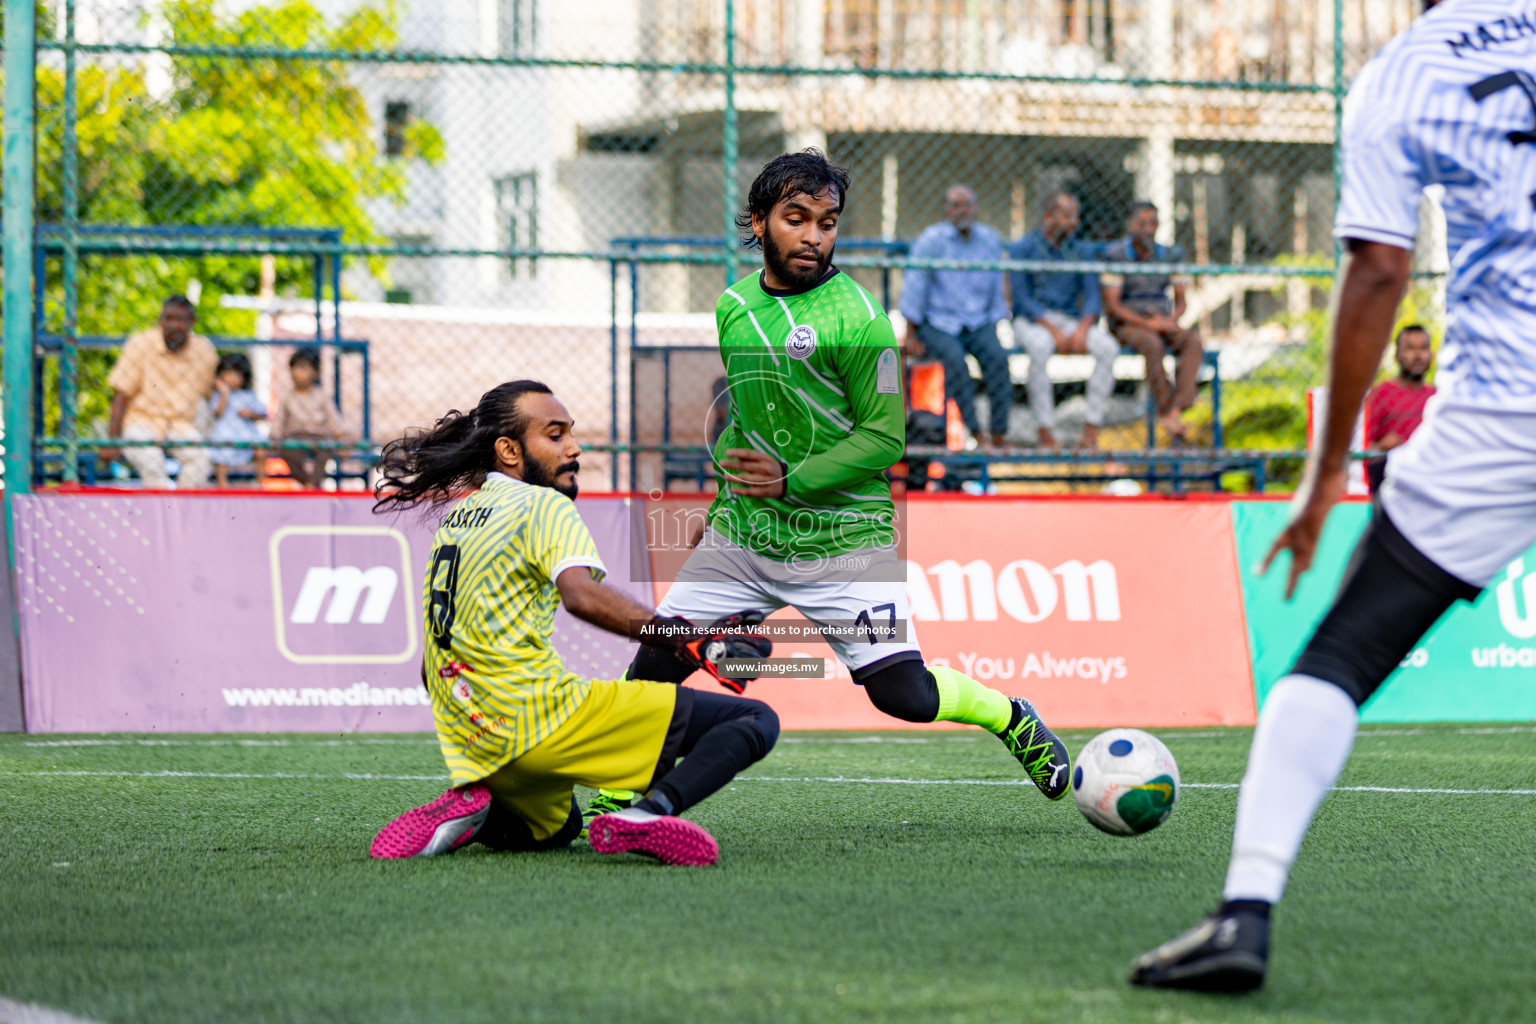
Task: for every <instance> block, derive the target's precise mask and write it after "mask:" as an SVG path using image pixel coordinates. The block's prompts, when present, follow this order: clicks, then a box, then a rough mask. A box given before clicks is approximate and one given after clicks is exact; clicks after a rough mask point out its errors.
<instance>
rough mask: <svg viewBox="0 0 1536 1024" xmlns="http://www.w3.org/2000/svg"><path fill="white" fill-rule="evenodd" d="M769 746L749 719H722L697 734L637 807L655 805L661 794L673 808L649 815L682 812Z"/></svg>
mask: <svg viewBox="0 0 1536 1024" xmlns="http://www.w3.org/2000/svg"><path fill="white" fill-rule="evenodd" d="M771 747H772V740H770V739H769V738H768V737H767V736H765V735H764V733H763V731H762V729H761V728H760V727H759V726H758V725H757V723H756V722H754V721H753V720H752V719H750V718H733V719H730V720H729V721H725V722H721V723H720V724H718V725H716V726H714V727H713V728H711V729H710V730H709V731H708V732H706V733H705V734H704V735H703V736H702V737H700V738H699V742H698V743H697V744H696V745H695V746H694V747H693V749H692V750H689V751H688V753H687V755H686V756H685V757H684V758H683V761H682V763H681V764H679V765H678V766H677V767H676V768H674V769H672V770H671V771H670V772H668V773H667V775H666V777H665V778H663V779H662V780H661V781H660V782H658V783H657V784H656V786H655V788H654V789H652V790H651V791H650V793H648V794H646V798H645V799H644V800H642V801H640V803H639V804H636V806H637V807H640V806H643V805H646V804H651V805H658V799H657V798H658V797H661V798H664V799H665V800H667V801H668V802H670V803H671V804H672V810H668V811H651V813H652V814H681V813H682V812H683V811H686V810H687V809H688V808H690V807H692V806H693V805H694V804H696V803H698V802H699V801H700V800H703V799H704V798H705V797H707V796H709V795H710V794H711V793H713V792H715V790H717V789H719V788H721V787H722V786H724V785H725V784H726V783H727V782H730V781H731V779H733V778H735V777H736V773H737V772H739V771H741V770H742V769H743V768H746V767H748V766H750V765H751V764H753V763H754V762H756V761H759V760H761V759H762V758H763V756H764V755H765V754H767V753H768V750H769V749H770V748H771ZM645 810H651V808H650V807H645Z"/></svg>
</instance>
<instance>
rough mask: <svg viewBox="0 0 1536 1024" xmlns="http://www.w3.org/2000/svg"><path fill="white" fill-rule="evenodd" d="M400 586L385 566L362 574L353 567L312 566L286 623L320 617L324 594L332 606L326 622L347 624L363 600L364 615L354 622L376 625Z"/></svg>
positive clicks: (305, 575) (328, 611) (382, 619)
mask: <svg viewBox="0 0 1536 1024" xmlns="http://www.w3.org/2000/svg"><path fill="white" fill-rule="evenodd" d="M399 586H400V574H399V573H397V572H395V570H393V569H391V568H390V567H389V566H387V565H375V566H374V567H373V568H371V569H368V570H367V571H364V570H362V569H359V568H358V567H357V566H355V565H336V566H319V565H317V566H315V567H314V568H312V569H310V570H309V572H307V573H305V574H304V583H303V585H302V586H300V587H299V597H298V600H296V601H294V602H293V614H292V615H290V616H288V621H289V622H300V623H309V622H314V621H315V620H316V619H318V618H319V617H320V606H321V605H322V604H324V603H325V598H326V595H328V594H329V595H330V596H331V606H330V608H328V609H326V613H325V621H326V622H329V623H333V624H334V623H347V622H351V621H352V615H353V612H354V611H355V610H356V609H357V599H358V598H359V597H362V596H363V593H364V591H366V592H367V594H368V597H367V599H366V600H364V601H363V613H362V614H361V615H359V616H358V619H357V621H358V622H361V623H364V624H365V625H377V624H379V623H381V622H383V621H384V618H385V616H387V615H388V614H389V604H390V602H391V601H393V600H394V598H395V590H396V588H398V587H399Z"/></svg>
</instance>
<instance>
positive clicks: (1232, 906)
mask: <svg viewBox="0 0 1536 1024" xmlns="http://www.w3.org/2000/svg"><path fill="white" fill-rule="evenodd" d="M1270 906H1271V904H1270V903H1268V902H1266V901H1264V900H1223V901H1222V904H1221V906H1219V907H1217V908H1216V912H1217V913H1218V914H1258V915H1259V916H1260V917H1262V918H1263V919H1264V920H1266V921H1268V920H1269V908H1270Z"/></svg>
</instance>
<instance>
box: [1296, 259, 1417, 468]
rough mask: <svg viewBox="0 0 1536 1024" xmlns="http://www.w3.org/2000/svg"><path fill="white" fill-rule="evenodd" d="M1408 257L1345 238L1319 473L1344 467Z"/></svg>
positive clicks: (1394, 311)
mask: <svg viewBox="0 0 1536 1024" xmlns="http://www.w3.org/2000/svg"><path fill="white" fill-rule="evenodd" d="M1412 258H1413V254H1412V253H1411V252H1409V251H1408V250H1407V249H1400V248H1398V247H1397V246H1395V245H1385V244H1383V243H1381V242H1364V241H1360V240H1358V239H1350V241H1349V251H1348V253H1347V254H1346V255H1345V257H1344V269H1343V277H1342V279H1341V281H1340V283H1339V291H1338V300H1337V303H1336V308H1335V312H1334V318H1333V337H1332V342H1331V346H1330V348H1331V353H1330V365H1329V381H1328V406H1327V414H1326V416H1325V419H1324V423H1323V435H1322V438H1321V440H1320V441H1319V443H1318V445H1317V448H1316V451H1315V459H1316V462H1317V467H1318V470H1319V471H1320V472H1334V471H1339V470H1342V469H1343V468H1344V465H1345V461H1346V460H1347V459H1348V457H1349V446H1350V442H1351V440H1352V439H1353V437H1354V428H1355V419H1356V417H1357V416H1359V415H1360V407H1361V405H1362V404H1363V403H1364V402H1365V395H1366V392H1367V391H1369V390H1370V387H1371V383H1372V382H1373V381H1374V380H1375V379H1376V372H1377V370H1378V369H1379V368H1380V367H1381V357H1382V353H1384V352H1385V351H1386V348H1387V342H1388V341H1389V340H1390V338H1391V335H1392V322H1393V320H1394V319H1395V318H1396V316H1397V306H1398V303H1399V302H1401V301H1402V297H1403V291H1404V289H1405V288H1406V287H1407V284H1408V273H1409V270H1410V269H1411V267H1412Z"/></svg>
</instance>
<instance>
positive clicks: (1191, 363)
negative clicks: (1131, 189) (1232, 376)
mask: <svg viewBox="0 0 1536 1024" xmlns="http://www.w3.org/2000/svg"><path fill="white" fill-rule="evenodd" d="M1157 225H1158V220H1157V207H1155V206H1153V205H1152V204H1151V203H1148V202H1140V203H1137V204H1136V205H1135V206H1132V207H1131V216H1130V217H1129V219H1127V220H1126V223H1125V227H1126V236H1125V237H1124V238H1122V239H1120V241H1118V242H1115V243H1113V244H1111V245H1110V247H1109V249H1108V250H1106V251H1105V253H1104V258H1105V259H1106V260H1112V261H1114V262H1117V263H1121V262H1123V263H1146V262H1155V263H1182V262H1183V261H1184V250H1183V249H1181V248H1179V247H1178V246H1176V245H1159V244H1158V242H1157ZM1186 285H1187V282H1186V281H1185V280H1184V279H1183V278H1182V277H1174V276H1172V275H1169V274H1124V275H1122V274H1105V275H1104V312H1105V313H1106V314H1107V315H1108V317H1109V329H1110V331H1111V332H1112V333H1113V334H1114V336H1115V337H1116V338H1117V339H1119V341H1120V344H1122V345H1125V346H1128V347H1129V348H1133V349H1135V350H1136V351H1137V352H1139V353H1141V355H1142V357H1143V358H1144V359H1146V361H1147V386H1148V387H1150V388H1151V389H1152V401H1153V404H1154V405H1156V406H1157V420H1158V423H1159V424H1161V426H1162V427H1163V429H1164V430H1166V431H1168V436H1169V438H1170V439H1171V440H1172V441H1173V442H1174V443H1175V444H1178V443H1180V442H1182V441H1183V440H1184V431H1185V427H1184V412H1185V410H1187V409H1188V408H1189V407H1190V406H1192V405H1194V404H1195V387H1196V385H1197V384H1198V383H1199V380H1200V363H1201V361H1202V359H1203V353H1202V352H1201V348H1200V333H1199V332H1198V331H1195V330H1186V329H1184V328H1182V327H1180V326H1179V318H1180V317H1182V316H1183V315H1184V289H1185V287H1186ZM1170 291H1171V292H1172V293H1173V297H1172V298H1171V299H1170V298H1169V296H1168V293H1169V292H1170ZM1165 355H1172V356H1173V357H1174V358H1175V359H1176V360H1177V368H1176V369H1175V371H1174V383H1173V385H1172V386H1171V387H1170V386H1169V384H1168V371H1167V370H1165V369H1164V368H1163V356H1165Z"/></svg>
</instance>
